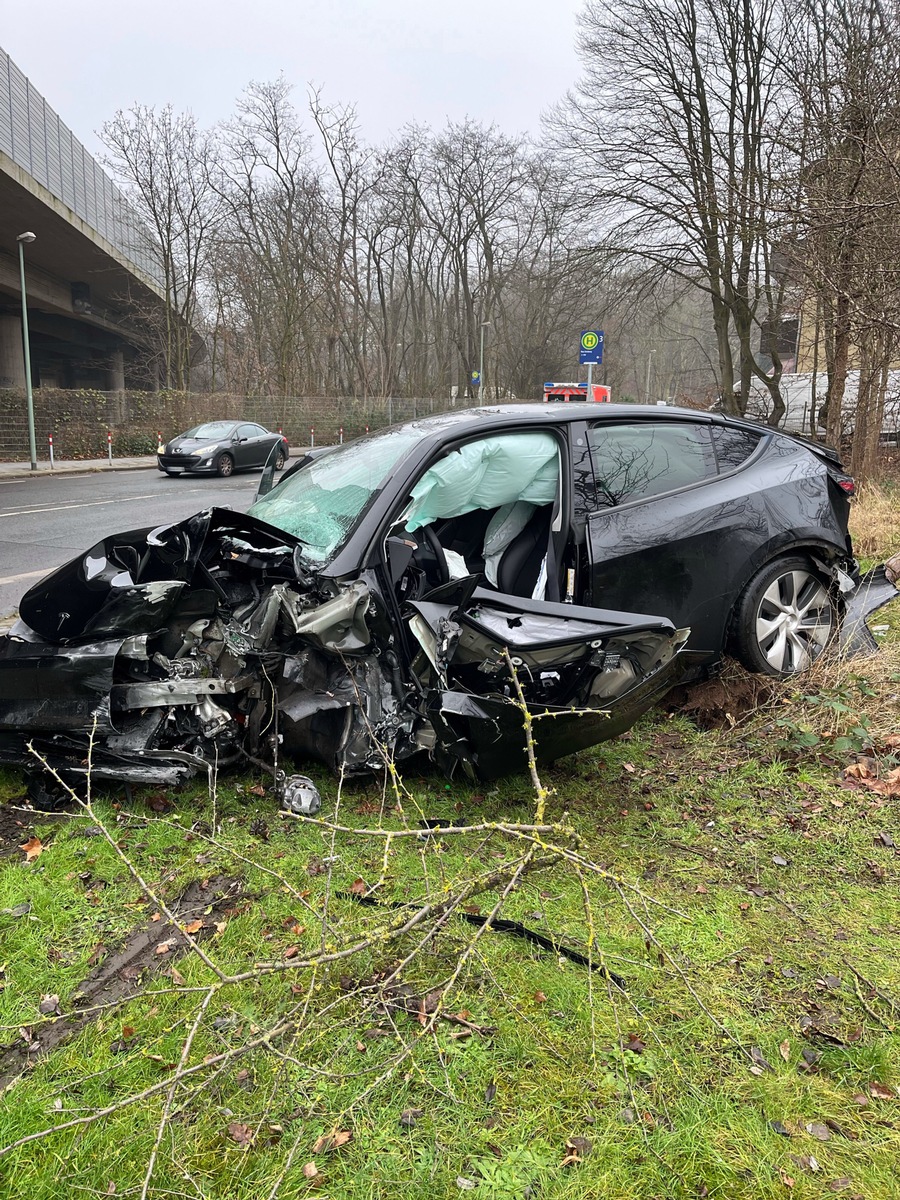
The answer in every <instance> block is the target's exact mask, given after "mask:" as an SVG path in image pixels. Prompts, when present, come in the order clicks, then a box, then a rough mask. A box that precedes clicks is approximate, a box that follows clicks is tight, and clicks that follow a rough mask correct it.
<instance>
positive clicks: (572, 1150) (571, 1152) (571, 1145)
mask: <svg viewBox="0 0 900 1200" xmlns="http://www.w3.org/2000/svg"><path fill="white" fill-rule="evenodd" d="M593 1148H594V1145H593V1142H591V1141H590V1140H589V1139H588V1138H586V1137H570V1138H569V1140H568V1141H567V1142H566V1156H565V1158H564V1159H563V1160H562V1162H561V1163H560V1164H559V1165H560V1166H561V1167H574V1166H575V1165H576V1164H577V1163H580V1162H584V1160H585V1159H586V1158H587V1156H588V1155H589V1154H590V1152H591V1151H592V1150H593Z"/></svg>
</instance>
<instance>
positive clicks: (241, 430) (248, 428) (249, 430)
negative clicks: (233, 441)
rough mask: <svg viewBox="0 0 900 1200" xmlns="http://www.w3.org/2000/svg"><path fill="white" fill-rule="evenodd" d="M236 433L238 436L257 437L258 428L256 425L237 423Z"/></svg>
mask: <svg viewBox="0 0 900 1200" xmlns="http://www.w3.org/2000/svg"><path fill="white" fill-rule="evenodd" d="M237 435H238V437H239V438H254V437H259V429H258V427H257V426H256V425H238V428H237Z"/></svg>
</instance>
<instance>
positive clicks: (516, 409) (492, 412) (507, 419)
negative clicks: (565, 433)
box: [403, 401, 771, 432]
mask: <svg viewBox="0 0 900 1200" xmlns="http://www.w3.org/2000/svg"><path fill="white" fill-rule="evenodd" d="M523 417H524V418H526V419H527V420H528V421H533V422H534V423H535V424H548V425H550V424H552V425H557V424H559V423H560V422H568V421H585V420H588V419H597V418H600V419H608V418H621V417H629V418H634V417H642V418H647V417H659V418H662V419H663V420H665V419H667V418H673V417H678V418H683V417H690V418H691V419H693V420H699V421H711V422H715V423H716V424H726V423H727V424H740V425H748V426H751V427H755V428H762V429H766V428H768V427H767V426H759V425H756V423H755V422H753V421H746V420H744V419H741V420H740V421H733V420H732V418H730V417H726V416H725V415H724V414H722V413H715V412H708V411H706V410H705V409H696V408H678V407H676V406H674V405H671V404H666V405H662V404H591V403H588V402H586V401H585V402H583V403H578V402H576V403H571V402H569V403H566V402H563V403H549V404H541V403H534V404H491V405H481V406H480V407H478V408H462V409H449V410H448V411H447V412H443V413H436V414H435V415H434V416H429V417H419V418H417V419H416V420H413V421H406V422H404V423H403V424H404V425H406V426H409V427H413V428H415V429H425V430H428V431H429V432H430V431H432V430H433V431H435V432H437V431H438V430H444V429H447V428H448V426H452V425H458V426H459V425H466V424H469V425H472V426H474V427H477V426H478V425H479V424H480V423H482V422H483V423H484V424H488V423H490V424H491V425H493V426H497V425H501V426H502V425H504V424H517V423H520V422H521V421H522V419H523ZM770 432H771V431H770Z"/></svg>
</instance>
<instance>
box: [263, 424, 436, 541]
mask: <svg viewBox="0 0 900 1200" xmlns="http://www.w3.org/2000/svg"><path fill="white" fill-rule="evenodd" d="M428 432H429V430H427V429H425V428H421V427H419V428H416V427H415V426H408V425H407V426H402V427H401V428H399V429H391V430H388V431H387V432H386V433H380V434H375V435H373V436H372V437H368V438H361V439H360V440H359V441H356V442H350V443H349V444H348V445H346V446H338V447H337V448H336V449H334V450H330V451H329V452H328V453H327V454H325V455H323V456H322V457H321V458H319V459H316V460H315V461H314V462H312V463H310V465H309V466H308V467H304V468H303V469H302V470H301V471H298V472H297V474H296V475H291V476H289V477H288V478H287V479H285V480H283V482H282V483H280V484H279V485H278V486H277V487H276V488H274V489H273V490H272V491H271V492H269V494H268V495H267V496H263V498H262V499H261V500H257V502H256V503H255V504H254V505H253V507H252V508H251V509H250V515H251V516H253V517H258V518H259V519H260V520H261V521H267V522H268V524H269V525H274V526H275V527H276V528H277V529H283V530H284V531H285V533H291V534H293V535H294V537H296V538H299V539H300V541H301V542H303V555H304V557H305V558H307V559H309V560H311V561H312V562H316V563H323V562H327V561H328V559H330V558H332V557H333V555H334V553H335V551H336V550H338V549H339V547H340V546H342V545H343V543H344V542H345V541H346V539H347V536H348V535H349V533H350V531H351V529H352V528H353V527H354V525H355V524H356V522H357V521H358V520H359V518H360V517H361V516H362V514H363V512H364V511H365V509H366V508H368V506H369V504H370V503H371V501H372V500H373V499H374V498H375V496H377V495H378V493H379V492H380V491H381V489H382V488H383V487H384V485H385V484H386V483H387V481H388V479H389V478H390V476H391V473H392V471H393V470H394V467H395V466H396V465H397V463H398V462H399V461H400V459H401V458H402V457H403V456H404V455H405V454H406V453H407V451H408V450H410V448H411V447H412V446H413V445H414V444H415V443H416V442H417V441H419V440H420V439H421V438H423V437H425V436H426V433H428Z"/></svg>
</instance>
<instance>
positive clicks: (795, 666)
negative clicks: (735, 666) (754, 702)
mask: <svg viewBox="0 0 900 1200" xmlns="http://www.w3.org/2000/svg"><path fill="white" fill-rule="evenodd" d="M833 628H834V610H833V608H832V605H831V601H830V599H829V596H828V592H827V590H826V588H825V585H824V584H823V583H822V581H821V580H820V579H818V578H817V577H816V576H815V575H813V574H812V573H811V572H809V571H803V570H795V571H786V572H785V573H784V574H783V575H779V576H778V578H777V579H773V580H772V582H771V583H770V584H769V586H768V587H767V588H766V590H765V592H763V595H762V598H761V599H760V602H759V607H758V609H757V612H756V641H757V645H758V646H759V650H760V653H761V654H762V656H763V658H765V660H766V662H767V663H768V664H769V666H770V667H772V669H773V670H775V671H778V672H779V673H781V674H789V673H790V672H793V671H805V670H806V669H807V668H808V667H810V666H811V665H812V664H813V663H814V662H815V660H816V659H817V658H818V657H819V655H820V654H821V653H822V651H823V650H824V649H825V647H826V645H827V644H828V640H829V638H830V637H831V633H832V630H833Z"/></svg>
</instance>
